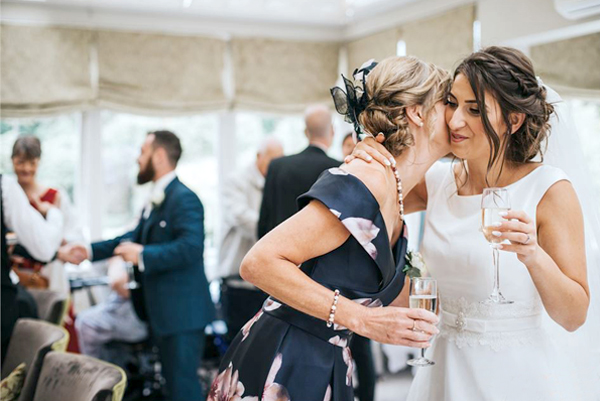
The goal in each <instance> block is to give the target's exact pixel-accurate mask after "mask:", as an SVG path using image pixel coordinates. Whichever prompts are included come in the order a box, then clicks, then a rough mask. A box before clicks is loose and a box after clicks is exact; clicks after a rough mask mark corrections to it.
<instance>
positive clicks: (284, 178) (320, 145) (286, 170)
mask: <svg viewBox="0 0 600 401" xmlns="http://www.w3.org/2000/svg"><path fill="white" fill-rule="evenodd" d="M304 121H305V124H306V129H305V131H304V133H305V134H306V137H307V138H308V142H309V145H308V147H307V148H306V149H304V150H303V151H302V152H300V153H298V154H296V155H292V156H286V157H282V158H280V159H277V160H273V162H272V163H271V164H270V166H269V170H268V173H267V177H266V180H265V188H264V190H263V199H262V204H261V206H260V217H259V220H258V238H262V237H263V236H264V235H265V234H267V233H268V232H269V231H271V230H272V229H273V228H275V227H276V226H277V225H279V224H280V223H281V222H283V221H284V220H286V219H287V218H289V217H291V216H292V215H293V214H294V213H296V212H297V211H298V209H297V206H296V198H297V197H299V196H300V195H302V194H303V193H305V192H307V191H308V190H309V189H310V187H311V186H312V185H313V184H314V183H315V181H317V178H318V177H319V175H320V174H321V173H322V172H323V171H325V170H327V169H328V168H331V167H337V166H339V165H340V162H339V161H337V160H335V159H332V158H331V157H329V156H327V153H326V152H327V150H328V149H329V148H330V147H331V143H332V142H333V134H334V132H333V124H332V119H331V112H330V111H329V109H328V108H327V106H324V105H314V106H310V107H308V108H307V109H306V111H305V113H304Z"/></svg>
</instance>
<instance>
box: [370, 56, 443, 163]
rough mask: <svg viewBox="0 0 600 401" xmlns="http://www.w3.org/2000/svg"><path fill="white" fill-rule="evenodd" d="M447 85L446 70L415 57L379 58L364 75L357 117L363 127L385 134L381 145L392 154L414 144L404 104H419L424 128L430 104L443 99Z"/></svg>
mask: <svg viewBox="0 0 600 401" xmlns="http://www.w3.org/2000/svg"><path fill="white" fill-rule="evenodd" d="M449 85H450V75H449V74H448V72H447V71H445V70H443V69H441V68H439V67H437V66H435V65H434V64H431V63H425V62H424V61H421V60H419V59H418V58H416V57H389V58H386V59H385V60H383V61H381V62H380V63H379V64H378V65H377V66H376V67H375V68H374V69H373V70H372V71H371V72H370V73H369V75H368V78H367V81H366V91H367V93H368V95H369V101H368V103H367V106H366V108H365V109H364V111H362V112H361V113H360V115H359V116H358V119H359V121H360V124H361V125H362V126H363V127H364V128H365V131H367V132H369V133H371V134H373V135H377V134H378V133H380V132H382V133H383V134H384V135H385V142H384V143H383V145H384V146H385V147H386V148H387V150H389V151H390V153H391V154H392V155H394V156H398V155H399V154H400V153H402V151H403V150H404V149H406V148H407V147H409V146H412V145H414V142H415V138H414V136H413V135H412V134H411V133H410V130H409V126H408V118H407V116H406V108H407V107H410V106H416V105H421V106H423V118H424V121H425V124H426V125H427V127H428V128H431V127H432V125H433V122H432V121H430V120H431V119H430V118H429V116H430V112H431V110H432V109H433V106H434V105H435V104H436V103H437V102H439V101H441V100H443V99H444V97H445V96H446V93H447V91H448V88H449Z"/></svg>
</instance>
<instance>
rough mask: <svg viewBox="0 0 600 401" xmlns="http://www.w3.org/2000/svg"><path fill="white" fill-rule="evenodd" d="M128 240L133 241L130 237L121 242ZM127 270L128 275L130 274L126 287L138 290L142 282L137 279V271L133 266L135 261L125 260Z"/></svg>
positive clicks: (124, 242)
mask: <svg viewBox="0 0 600 401" xmlns="http://www.w3.org/2000/svg"><path fill="white" fill-rule="evenodd" d="M128 242H132V241H131V240H129V239H124V240H122V241H121V242H120V244H126V243H128ZM125 270H126V271H127V275H128V276H129V282H128V283H127V284H125V288H127V289H129V290H137V289H138V288H140V283H138V282H137V281H136V280H135V271H134V268H133V263H131V262H125Z"/></svg>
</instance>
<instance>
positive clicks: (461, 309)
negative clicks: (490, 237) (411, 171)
mask: <svg viewBox="0 0 600 401" xmlns="http://www.w3.org/2000/svg"><path fill="white" fill-rule="evenodd" d="M561 180H568V178H567V176H566V174H565V173H564V172H563V171H562V170H560V169H557V168H554V167H550V166H546V165H542V166H540V167H538V168H536V169H535V170H534V171H532V172H531V173H530V174H528V175H527V176H525V177H523V178H522V179H520V180H519V181H517V182H515V183H513V184H511V185H509V186H507V187H506V188H507V189H508V192H509V196H510V201H511V206H512V209H513V210H523V211H525V212H526V213H527V214H528V215H529V216H530V217H532V218H534V219H535V216H536V207H537V205H538V203H539V201H540V200H541V198H542V197H543V195H544V194H545V193H546V191H547V190H548V189H549V188H550V187H551V186H552V185H553V184H555V183H556V182H558V181H561ZM426 182H427V192H428V204H427V219H426V222H425V231H424V237H423V243H422V248H421V251H422V254H423V257H424V259H425V262H426V264H427V268H428V270H429V272H430V274H431V276H432V277H433V278H435V279H437V281H438V289H439V296H440V309H441V312H440V320H441V324H440V331H441V332H440V334H439V335H438V336H437V337H436V338H435V339H434V341H433V346H432V347H431V348H430V349H429V350H427V352H426V356H427V357H428V358H430V359H432V360H434V361H435V365H434V366H432V367H422V368H417V374H416V376H415V379H414V381H413V384H412V386H411V389H410V393H409V396H408V400H409V401H487V400H489V401H496V400H498V401H500V400H502V401H538V400H539V401H559V400H560V401H563V400H564V401H591V400H594V401H596V400H600V392H599V393H596V391H597V390H598V383H599V381H600V373H599V372H598V370H600V368H598V370H596V371H594V369H590V366H596V367H597V366H598V364H600V362H597V363H595V362H593V361H586V363H585V364H584V365H585V367H582V369H578V363H577V362H576V360H579V358H584V359H585V358H586V355H584V354H585V352H586V350H585V349H577V348H569V349H565V347H562V346H560V345H559V344H557V343H556V342H555V341H554V339H555V337H554V336H553V335H552V334H550V332H549V331H547V330H546V327H547V326H548V325H547V324H542V321H544V319H549V317H548V316H547V314H546V313H545V310H544V308H543V305H542V302H541V299H540V297H539V294H538V292H537V290H536V288H535V286H534V284H533V281H532V279H531V277H530V275H529V273H528V271H527V268H526V267H525V266H524V265H523V264H522V263H521V262H519V260H518V259H517V257H516V255H515V254H513V253H508V252H503V251H500V254H501V255H500V289H501V292H502V293H503V295H504V296H505V297H506V298H507V299H510V300H513V301H515V302H514V304H510V305H485V304H482V303H480V301H482V300H485V299H486V298H487V297H488V295H489V294H490V293H491V291H492V285H493V264H492V250H491V248H490V246H489V244H488V243H487V241H486V240H485V238H484V236H483V234H482V233H481V231H480V226H481V209H480V208H481V195H474V196H459V195H458V194H457V186H456V182H455V178H454V174H453V172H452V166H451V164H450V163H443V162H438V163H436V164H435V165H434V166H433V167H432V168H431V169H430V170H429V172H428V173H427V176H426ZM596 302H597V300H596ZM546 323H547V322H546ZM551 324H553V325H554V326H557V325H556V324H554V323H553V322H552V323H551ZM559 329H560V328H559ZM560 330H562V329H560ZM563 331H564V330H563ZM598 335H600V333H598ZM588 351H589V350H588ZM564 353H573V354H572V355H573V356H576V357H577V358H573V359H572V362H573V363H567V364H565V360H567V361H569V360H570V358H565V355H564ZM588 357H589V355H588Z"/></svg>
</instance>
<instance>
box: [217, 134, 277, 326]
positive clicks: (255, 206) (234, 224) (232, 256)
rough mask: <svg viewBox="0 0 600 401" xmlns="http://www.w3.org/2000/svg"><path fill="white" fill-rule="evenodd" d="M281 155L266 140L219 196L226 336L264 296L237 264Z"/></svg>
mask: <svg viewBox="0 0 600 401" xmlns="http://www.w3.org/2000/svg"><path fill="white" fill-rule="evenodd" d="M281 156H283V146H282V145H281V143H280V142H279V141H278V140H277V139H274V138H268V139H266V140H265V141H264V142H263V143H262V144H261V146H260V148H259V150H258V153H257V154H256V160H255V161H254V162H253V163H252V164H251V165H249V166H244V168H242V169H240V170H239V171H237V172H235V173H234V174H233V175H231V176H230V177H229V179H228V180H227V182H226V184H225V189H224V193H223V207H224V210H225V211H226V212H225V215H224V223H225V224H224V225H225V226H224V228H223V232H224V234H225V235H224V237H223V239H222V241H221V246H220V247H219V266H218V268H219V276H220V277H222V278H223V283H222V286H221V292H222V293H221V305H222V307H223V314H224V317H225V321H226V322H227V327H228V331H229V334H230V337H233V336H235V334H237V332H238V331H239V330H240V329H241V328H242V326H243V325H244V324H245V323H246V322H247V321H248V320H249V319H250V318H252V316H254V314H255V313H256V311H257V310H258V309H259V308H260V307H261V305H262V302H263V301H264V300H265V299H266V298H267V296H266V294H265V293H263V292H262V291H260V290H259V289H258V288H256V287H254V286H253V285H252V284H250V283H246V282H244V281H243V280H242V278H241V277H240V265H241V264H242V259H244V256H246V253H248V251H249V250H250V248H252V246H253V245H254V244H255V243H256V240H257V238H256V227H257V224H258V213H259V211H260V203H261V200H262V191H263V187H264V185H265V176H266V175H267V169H268V168H269V164H270V163H271V160H273V159H275V158H278V157H281Z"/></svg>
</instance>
